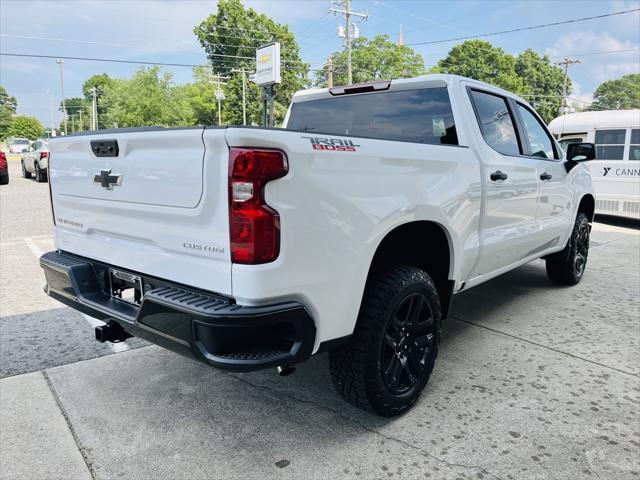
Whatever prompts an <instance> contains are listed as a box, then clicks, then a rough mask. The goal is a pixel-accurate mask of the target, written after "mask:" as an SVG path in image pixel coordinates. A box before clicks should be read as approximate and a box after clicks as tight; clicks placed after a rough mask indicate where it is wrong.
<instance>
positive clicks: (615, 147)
mask: <svg viewBox="0 0 640 480" xmlns="http://www.w3.org/2000/svg"><path fill="white" fill-rule="evenodd" d="M626 133H627V131H626V130H625V129H623V128H621V129H618V130H596V141H595V142H594V143H595V144H596V159H598V160H622V159H623V158H624V137H625V134H626Z"/></svg>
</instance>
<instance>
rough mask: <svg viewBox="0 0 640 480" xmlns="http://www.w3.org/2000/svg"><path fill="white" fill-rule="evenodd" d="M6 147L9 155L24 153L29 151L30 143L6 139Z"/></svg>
mask: <svg viewBox="0 0 640 480" xmlns="http://www.w3.org/2000/svg"><path fill="white" fill-rule="evenodd" d="M7 146H8V147H9V153H24V152H26V151H27V150H29V147H30V146H31V141H30V140H28V139H26V138H17V137H14V138H9V139H7Z"/></svg>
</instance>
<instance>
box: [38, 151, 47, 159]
mask: <svg viewBox="0 0 640 480" xmlns="http://www.w3.org/2000/svg"><path fill="white" fill-rule="evenodd" d="M48 157H49V152H40V160H42V159H43V158H48Z"/></svg>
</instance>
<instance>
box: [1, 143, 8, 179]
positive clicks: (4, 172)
mask: <svg viewBox="0 0 640 480" xmlns="http://www.w3.org/2000/svg"><path fill="white" fill-rule="evenodd" d="M7 183H9V165H7V156H6V155H5V153H4V152H3V151H2V150H0V185H6V184H7Z"/></svg>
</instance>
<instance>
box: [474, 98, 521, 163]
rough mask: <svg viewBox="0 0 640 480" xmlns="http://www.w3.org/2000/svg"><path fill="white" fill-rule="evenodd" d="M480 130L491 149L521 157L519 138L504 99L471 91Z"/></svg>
mask: <svg viewBox="0 0 640 480" xmlns="http://www.w3.org/2000/svg"><path fill="white" fill-rule="evenodd" d="M471 98H472V99H473V104H474V105H475V107H476V114H477V116H478V122H479V124H480V130H481V131H482V136H483V137H484V139H485V141H486V142H487V143H488V144H489V146H490V147H491V148H493V149H494V150H496V151H497V152H500V153H504V154H505V155H519V154H520V153H521V151H520V146H519V145H518V136H517V135H516V129H515V128H514V126H513V118H511V113H510V112H509V107H508V106H507V101H506V99H505V98H504V97H500V96H498V95H493V94H491V93H485V92H480V91H477V90H471Z"/></svg>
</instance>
